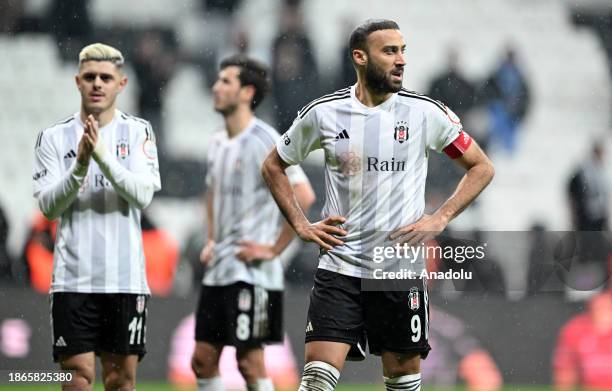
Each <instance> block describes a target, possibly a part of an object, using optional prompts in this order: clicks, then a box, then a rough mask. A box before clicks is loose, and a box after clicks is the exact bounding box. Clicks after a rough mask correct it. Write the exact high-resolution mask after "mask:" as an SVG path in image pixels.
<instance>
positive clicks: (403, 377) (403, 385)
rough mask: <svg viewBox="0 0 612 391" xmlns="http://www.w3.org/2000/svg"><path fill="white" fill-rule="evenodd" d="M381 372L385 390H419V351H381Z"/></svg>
mask: <svg viewBox="0 0 612 391" xmlns="http://www.w3.org/2000/svg"><path fill="white" fill-rule="evenodd" d="M381 360H382V365H383V374H384V376H385V386H387V390H394V391H399V390H409V391H420V390H421V355H420V353H409V354H406V353H394V352H383V353H382V357H381Z"/></svg>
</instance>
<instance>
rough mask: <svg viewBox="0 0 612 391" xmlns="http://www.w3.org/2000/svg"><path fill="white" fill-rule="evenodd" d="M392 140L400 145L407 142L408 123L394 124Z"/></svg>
mask: <svg viewBox="0 0 612 391" xmlns="http://www.w3.org/2000/svg"><path fill="white" fill-rule="evenodd" d="M393 138H394V139H395V140H396V141H398V142H399V143H400V144H401V143H403V142H404V141H407V140H408V122H406V121H398V122H396V123H395V133H393Z"/></svg>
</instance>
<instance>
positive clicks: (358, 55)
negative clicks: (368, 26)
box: [352, 49, 368, 66]
mask: <svg viewBox="0 0 612 391" xmlns="http://www.w3.org/2000/svg"><path fill="white" fill-rule="evenodd" d="M352 55H353V62H354V63H355V64H356V65H359V66H365V65H366V63H367V62H368V54H367V53H366V52H365V50H361V49H353V53H352Z"/></svg>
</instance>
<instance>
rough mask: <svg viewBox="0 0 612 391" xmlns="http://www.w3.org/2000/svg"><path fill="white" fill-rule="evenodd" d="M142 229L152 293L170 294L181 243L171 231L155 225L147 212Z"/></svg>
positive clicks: (159, 294) (155, 294)
mask: <svg viewBox="0 0 612 391" xmlns="http://www.w3.org/2000/svg"><path fill="white" fill-rule="evenodd" d="M141 229H142V247H143V250H144V254H145V260H146V273H147V282H148V284H149V289H151V294H152V295H153V296H168V295H170V293H171V292H172V286H173V283H174V274H175V273H176V267H177V264H178V261H179V252H180V251H179V244H178V242H177V241H176V239H174V238H173V237H172V235H170V233H168V232H167V231H166V230H164V229H162V228H159V227H157V226H155V224H153V222H152V221H151V219H150V218H149V216H148V215H147V214H146V213H143V214H142V221H141Z"/></svg>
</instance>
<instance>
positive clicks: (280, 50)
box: [272, 0, 319, 133]
mask: <svg viewBox="0 0 612 391" xmlns="http://www.w3.org/2000/svg"><path fill="white" fill-rule="evenodd" d="M318 93H319V73H318V71H317V62H316V60H315V56H314V51H313V48H312V42H311V40H310V38H309V37H308V34H307V32H306V30H305V28H304V25H303V21H302V10H301V2H300V1H299V0H284V5H283V8H282V13H281V27H280V31H279V33H278V35H277V36H276V37H275V38H274V40H273V43H272V95H273V98H274V111H275V115H276V127H277V128H278V129H279V130H280V131H281V133H284V132H285V131H286V130H287V129H289V127H290V126H291V123H292V122H293V119H294V118H295V113H296V112H297V111H298V109H299V108H300V107H301V106H302V104H303V103H304V100H309V99H312V98H314V97H315V96H316V95H317V94H318Z"/></svg>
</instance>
